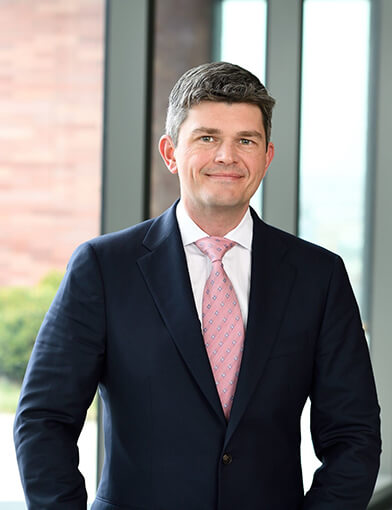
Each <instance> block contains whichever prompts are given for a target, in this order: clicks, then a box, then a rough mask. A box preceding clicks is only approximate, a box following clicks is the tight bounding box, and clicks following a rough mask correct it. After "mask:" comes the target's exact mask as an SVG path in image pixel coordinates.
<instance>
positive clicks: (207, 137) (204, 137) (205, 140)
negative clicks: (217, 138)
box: [200, 135, 214, 142]
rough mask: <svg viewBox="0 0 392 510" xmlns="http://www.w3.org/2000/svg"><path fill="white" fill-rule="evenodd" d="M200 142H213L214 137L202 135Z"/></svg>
mask: <svg viewBox="0 0 392 510" xmlns="http://www.w3.org/2000/svg"><path fill="white" fill-rule="evenodd" d="M200 140H201V141H202V142H213V141H214V137H213V136H209V135H204V136H202V137H200Z"/></svg>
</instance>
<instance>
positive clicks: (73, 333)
mask: <svg viewBox="0 0 392 510" xmlns="http://www.w3.org/2000/svg"><path fill="white" fill-rule="evenodd" d="M104 351H105V305H104V292H103V285H102V278H101V275H100V270H99V265H98V261H97V259H96V255H95V252H94V250H93V248H92V247H91V246H90V245H89V244H87V243H86V244H84V245H82V246H81V247H79V249H77V250H76V252H75V253H74V255H73V256H72V258H71V260H70V262H69V265H68V268H67V272H66V274H65V276H64V279H63V281H62V283H61V285H60V288H59V290H58V292H57V294H56V297H55V299H54V301H53V303H52V305H51V307H50V309H49V311H48V313H47V314H46V316H45V319H44V321H43V323H42V326H41V328H40V331H39V333H38V336H37V339H36V342H35V345H34V348H33V352H32V355H31V358H30V361H29V363H28V367H27V370H26V374H25V378H24V382H23V385H22V390H21V395H20V400H19V404H18V409H17V412H16V418H15V424H14V439H15V446H16V453H17V458H18V464H19V470H20V474H21V479H22V484H23V488H24V491H25V495H26V502H27V505H28V508H29V509H30V510H46V509H47V510H49V509H50V510H63V509H64V510H65V509H67V510H69V509H70V508H72V509H73V510H82V509H83V510H85V509H86V505H87V503H86V501H87V494H86V489H85V484H84V479H83V476H82V475H81V473H80V472H79V471H78V463H79V453H78V448H77V441H78V437H79V434H80V431H81V429H82V426H83V423H84V420H85V417H86V412H87V409H88V407H89V405H90V403H91V401H92V399H93V397H94V394H95V391H96V388H97V384H98V381H99V378H100V374H101V370H102V364H103V357H104Z"/></svg>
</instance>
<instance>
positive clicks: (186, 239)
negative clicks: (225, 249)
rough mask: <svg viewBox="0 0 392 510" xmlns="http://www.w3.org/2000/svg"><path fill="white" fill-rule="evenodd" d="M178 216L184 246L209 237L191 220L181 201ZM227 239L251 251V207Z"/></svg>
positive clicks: (178, 205)
mask: <svg viewBox="0 0 392 510" xmlns="http://www.w3.org/2000/svg"><path fill="white" fill-rule="evenodd" d="M176 216H177V222H178V227H179V229H180V233H181V238H182V242H183V244H184V246H187V245H188V244H192V243H194V242H195V241H197V240H198V239H201V238H202V237H206V236H208V234H206V233H205V232H204V231H203V230H202V229H201V228H200V227H199V226H198V225H196V223H195V222H194V221H193V220H192V219H191V217H190V216H189V214H188V213H187V211H186V209H185V206H184V204H183V202H182V201H181V200H180V201H179V202H178V204H177V208H176ZM225 238H226V239H230V240H231V241H235V242H236V243H237V244H239V245H241V246H243V247H244V248H246V249H247V250H251V248H252V238H253V219H252V216H251V214H250V210H249V207H248V209H247V211H246V213H245V214H244V217H243V218H242V220H241V221H240V223H239V224H238V225H237V226H236V227H235V228H234V229H233V230H231V231H230V232H228V233H227V234H226V235H225Z"/></svg>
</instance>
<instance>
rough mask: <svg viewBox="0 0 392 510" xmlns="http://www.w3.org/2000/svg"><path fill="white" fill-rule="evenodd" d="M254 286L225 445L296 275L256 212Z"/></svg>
mask: <svg viewBox="0 0 392 510" xmlns="http://www.w3.org/2000/svg"><path fill="white" fill-rule="evenodd" d="M253 221H254V231H253V242H252V269H251V288H250V296H249V313H248V324H247V328H246V334H245V345H244V352H243V357H242V363H241V369H240V375H239V379H238V384H237V389H236V394H235V397H234V402H233V407H232V411H231V416H230V420H229V423H228V428H227V433H226V439H225V446H226V445H227V443H228V442H229V440H230V438H231V436H232V435H233V432H234V431H235V429H236V427H237V426H238V424H239V422H240V420H241V418H242V416H243V414H244V412H245V410H246V407H247V405H248V404H249V401H250V399H251V398H252V394H253V393H254V391H255V388H256V385H257V383H258V382H259V380H260V379H261V377H262V375H263V372H264V368H265V366H266V363H267V361H268V357H269V354H270V352H271V350H272V348H273V346H274V344H275V341H276V339H277V336H278V333H279V327H280V324H281V323H282V319H283V315H284V312H285V309H286V306H287V303H288V298H289V295H290V292H291V289H292V287H293V283H294V279H295V269H294V268H293V267H292V266H291V265H290V264H289V263H288V262H287V260H286V258H285V254H286V251H287V247H286V245H285V243H284V242H283V241H282V240H281V239H280V238H278V237H277V236H276V237H275V236H273V235H271V232H269V231H268V229H270V228H271V227H268V226H267V225H265V224H264V223H263V222H262V221H261V220H260V219H259V218H258V217H257V216H256V215H255V214H253Z"/></svg>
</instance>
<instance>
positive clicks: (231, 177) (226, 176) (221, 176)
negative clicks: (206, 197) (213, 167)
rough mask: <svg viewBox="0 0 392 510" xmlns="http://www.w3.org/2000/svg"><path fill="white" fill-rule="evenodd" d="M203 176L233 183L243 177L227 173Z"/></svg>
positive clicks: (209, 173) (208, 173)
mask: <svg viewBox="0 0 392 510" xmlns="http://www.w3.org/2000/svg"><path fill="white" fill-rule="evenodd" d="M204 175H206V176H207V177H212V178H216V179H222V180H233V181H236V180H238V179H241V178H242V177H243V175H241V174H238V173H232V172H230V173H228V172H216V173H215V172H212V173H211V172H206V173H205V174H204Z"/></svg>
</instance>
